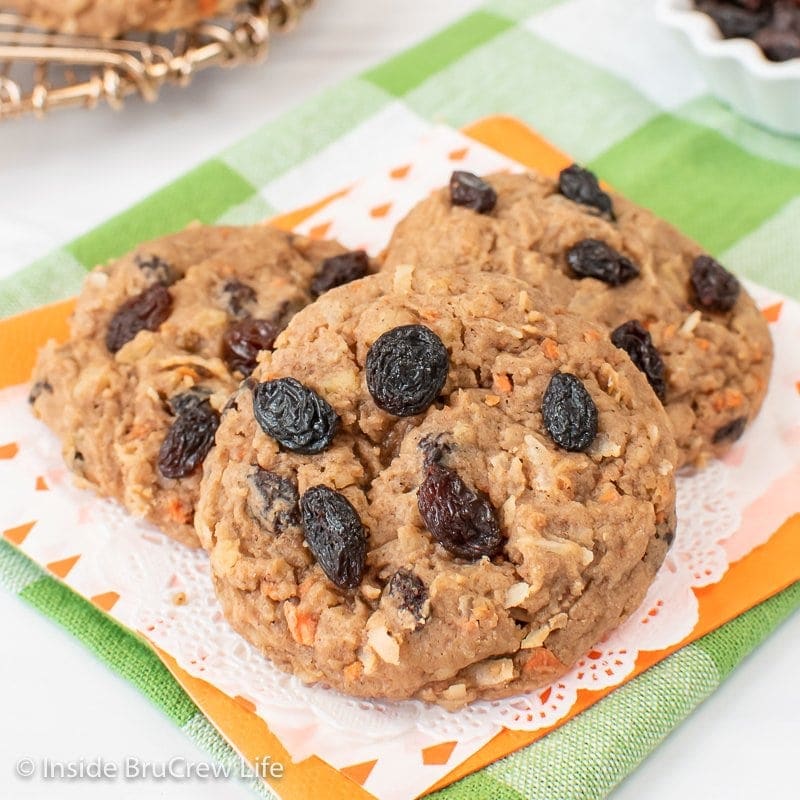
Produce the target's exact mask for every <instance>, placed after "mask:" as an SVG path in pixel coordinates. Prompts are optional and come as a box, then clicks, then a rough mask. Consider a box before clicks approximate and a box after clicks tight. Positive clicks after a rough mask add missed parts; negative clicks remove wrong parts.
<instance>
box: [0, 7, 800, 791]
mask: <svg viewBox="0 0 800 800" xmlns="http://www.w3.org/2000/svg"><path fill="white" fill-rule="evenodd" d="M477 4H478V3H477V2H476V0H447V2H431V0H402V2H401V1H400V0H370V1H369V2H364V0H336V2H334V1H333V0H321V2H320V3H319V6H318V8H316V9H315V11H314V12H313V14H310V15H309V16H308V18H307V19H306V20H305V21H304V23H303V26H302V29H301V30H300V31H298V33H297V35H295V36H293V37H291V38H287V39H285V40H283V41H278V42H277V43H276V44H275V46H274V48H273V51H272V54H271V58H270V62H269V63H268V64H267V65H262V66H259V67H254V68H244V69H241V70H238V71H237V72H236V73H235V74H234V73H231V72H217V73H213V74H211V73H208V74H205V75H203V76H201V77H200V78H199V79H197V80H196V82H195V83H194V84H193V85H192V86H191V87H190V88H189V89H187V90H183V91H177V90H173V91H170V92H169V95H170V96H169V98H168V102H163V103H159V104H156V105H150V106H148V105H143V104H140V103H135V102H134V103H131V104H130V106H129V107H128V108H127V109H126V110H125V111H124V112H122V113H114V112H111V111H110V110H108V109H100V110H98V111H96V112H94V113H93V114H88V113H80V112H74V113H73V112H66V113H62V114H56V115H53V116H52V117H51V118H50V119H48V120H47V121H45V122H37V121H35V120H32V119H29V120H20V121H15V122H11V123H4V124H3V125H2V126H0V187H2V191H0V272H2V273H6V274H7V271H8V269H9V266H10V265H20V264H24V263H26V262H28V261H30V260H31V259H33V258H35V257H37V256H40V255H43V254H45V253H46V252H48V251H49V250H50V249H51V248H53V247H55V246H57V245H59V244H61V243H62V242H64V241H68V240H69V239H71V238H73V237H74V236H76V235H78V234H80V233H82V232H83V231H85V230H87V229H89V228H91V227H92V226H94V225H95V224H97V223H99V222H101V221H102V220H104V219H106V218H107V217H109V216H110V215H112V214H114V213H116V212H118V211H121V210H122V209H124V208H126V207H127V206H129V205H130V204H131V203H133V202H134V201H136V200H138V199H140V198H141V197H142V196H144V195H145V194H147V193H149V192H151V191H152V190H154V189H156V188H157V187H159V186H161V185H162V184H164V183H166V182H168V181H170V180H172V179H173V178H174V177H176V176H178V175H180V174H181V173H183V172H184V171H186V170H187V169H189V168H190V167H192V166H194V165H195V164H197V163H198V162H200V161H202V160H203V159H205V158H207V157H209V156H210V155H212V154H214V153H216V152H217V151H218V150H220V149H221V148H222V147H224V146H226V145H228V144H229V143H232V142H234V141H236V140H237V139H238V138H239V137H241V136H242V135H244V134H246V133H248V132H249V131H251V130H253V129H254V128H256V127H257V126H258V125H260V124H262V123H264V122H266V121H268V120H270V119H272V118H273V117H275V116H276V115H278V114H280V113H282V112H283V111H285V110H287V109H288V108H290V107H292V106H293V105H295V104H296V103H298V102H301V101H302V100H304V99H305V98H307V97H309V96H311V95H312V94H314V93H315V92H317V91H319V90H320V89H321V88H323V87H324V86H328V85H331V84H334V83H336V82H337V81H339V80H341V79H342V78H345V77H347V76H349V75H352V74H354V73H356V72H358V71H360V70H362V69H364V68H365V67H367V66H369V65H372V64H374V63H377V62H380V61H381V60H383V59H384V58H386V57H387V56H389V55H390V54H392V53H394V52H396V51H398V50H400V49H402V48H404V47H406V46H408V45H409V44H411V43H413V42H415V41H416V40H418V39H420V38H422V37H423V36H425V35H427V34H428V33H430V32H432V31H434V30H435V29H437V28H439V27H441V26H442V25H444V24H446V23H447V22H448V21H449V20H450V19H452V18H455V17H457V16H459V15H461V14H463V13H465V12H466V11H468V10H469V9H470V8H472V7H474V6H476V5H477ZM254 96H255V97H258V98H259V101H258V102H253V97H254ZM0 502H2V489H1V488H0ZM798 664H800V615H795V616H794V617H793V618H792V619H791V620H789V621H788V622H787V623H786V624H784V625H783V627H782V628H780V629H779V630H778V631H777V632H775V633H774V634H773V635H772V636H771V637H770V638H769V640H768V641H767V642H766V643H765V644H764V645H763V646H762V647H761V648H760V649H759V650H758V651H757V652H756V653H755V654H753V655H752V656H751V657H750V658H748V659H747V660H746V662H745V663H743V664H742V665H741V666H740V667H739V668H738V669H737V670H736V671H735V673H734V674H733V676H732V677H731V678H729V679H728V681H727V682H726V683H725V684H724V685H723V686H722V688H721V689H720V690H719V691H717V692H716V693H715V694H714V695H713V697H712V698H711V699H709V700H708V701H707V702H706V703H704V704H703V705H702V706H701V707H700V708H699V709H698V710H697V711H696V712H695V713H694V714H693V715H692V716H691V717H690V718H689V719H688V720H687V721H686V722H684V724H683V725H681V726H680V727H679V728H678V729H677V730H675V731H674V732H673V733H672V734H671V735H670V736H669V738H668V739H667V740H666V741H665V742H664V743H663V745H662V746H661V747H660V748H659V749H658V750H657V751H656V752H655V753H654V754H653V755H652V756H651V757H650V758H648V759H647V761H646V762H645V763H644V764H643V765H642V766H641V767H640V768H639V769H638V770H637V771H636V772H635V773H634V774H633V775H631V776H630V777H629V778H628V779H627V780H626V781H625V782H624V783H623V784H622V785H621V786H620V787H619V788H618V789H617V790H616V791H615V792H614V794H613V797H614V799H615V800H641V798H647V800H668V799H669V800H673V798H676V797H683V798H687V800H694V798H702V800H716V798H725V800H736V799H737V798H747V799H748V800H750V799H751V798H754V797H758V798H768V797H781V798H790V797H800V788H798V780H800V763H799V762H798V749H799V748H800V691H798V686H797V681H798ZM0 685H2V686H3V687H4V691H3V711H4V714H3V723H2V726H0V797H8V798H17V797H42V798H45V797H46V798H62V797H64V798H67V797H75V798H78V797H80V798H87V800H89V799H90V798H95V797H96V798H101V797H114V798H128V797H130V798H134V797H135V798H137V799H139V798H141V800H150V799H151V798H184V797H185V798H187V799H188V798H190V797H191V798H195V799H196V800H202V799H203V798H212V797H213V798H218V797H226V798H227V797H230V798H244V797H251V795H250V793H249V792H248V791H247V790H245V789H243V788H242V787H241V786H239V785H237V784H236V783H233V782H226V783H219V782H202V781H192V782H175V781H173V782H157V781H148V782H135V783H128V784H125V783H119V782H117V783H114V784H107V783H106V784H104V783H96V782H86V781H81V782H77V783H69V782H59V783H53V782H48V783H43V782H41V781H39V780H32V781H23V780H21V779H19V778H18V777H16V775H15V772H14V765H15V763H16V761H17V760H18V759H20V758H23V757H33V758H35V759H37V760H38V759H41V758H45V757H49V758H51V759H70V758H81V757H84V758H87V759H91V758H99V757H100V758H104V759H106V760H108V761H117V762H119V761H121V760H123V759H124V758H126V757H128V756H134V757H140V758H142V759H148V760H156V761H159V760H166V759H169V758H171V757H173V756H177V757H181V756H182V757H184V758H186V759H188V760H195V761H202V760H206V758H207V757H206V756H205V754H204V753H202V752H201V751H200V750H198V749H197V748H196V747H195V746H194V745H193V744H192V743H191V742H190V741H189V740H188V739H187V738H186V737H185V735H184V734H183V733H182V732H181V731H180V730H179V729H178V728H176V727H175V725H174V724H173V723H172V722H171V721H170V720H169V719H167V718H166V717H165V716H163V715H162V714H161V713H160V712H159V711H157V710H156V709H155V708H154V707H153V706H151V705H150V704H149V703H148V702H147V701H146V700H144V699H143V698H142V696H141V695H140V694H139V693H138V692H137V691H136V689H134V688H133V687H132V686H130V685H129V684H127V683H126V682H125V681H124V680H122V679H120V678H118V677H117V676H116V675H115V674H113V673H112V672H111V671H109V670H108V669H107V668H106V667H105V666H103V665H102V664H101V663H100V662H98V661H97V660H96V659H95V658H94V656H92V655H91V654H90V653H89V652H88V651H87V650H86V649H85V648H84V647H83V646H82V645H81V644H80V643H79V642H78V641H77V640H76V639H74V638H72V637H71V636H70V635H69V634H67V633H65V632H63V631H62V630H61V629H60V628H58V627H57V626H56V625H54V624H53V623H51V622H49V621H48V620H47V619H45V618H44V617H42V616H40V615H39V614H38V613H36V612H34V611H33V610H31V609H30V608H28V607H27V606H25V605H24V604H23V603H22V602H21V601H20V600H18V599H17V598H16V597H13V596H11V595H9V594H7V593H5V592H2V591H0ZM487 800H488V799H487ZM547 800H556V799H555V798H552V799H551V798H547ZM568 800H571V799H568Z"/></svg>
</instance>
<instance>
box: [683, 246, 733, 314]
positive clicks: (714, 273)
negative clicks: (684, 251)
mask: <svg viewBox="0 0 800 800" xmlns="http://www.w3.org/2000/svg"><path fill="white" fill-rule="evenodd" d="M691 283H692V289H693V291H694V298H695V303H696V305H697V306H698V307H699V308H702V309H706V310H708V311H730V310H731V309H732V308H733V307H734V305H736V300H737V299H738V297H739V290H740V288H741V287H740V285H739V281H738V280H737V279H736V277H735V276H734V275H731V273H730V272H728V270H726V269H725V267H723V266H722V264H720V263H719V262H718V261H716V260H715V259H713V258H711V256H697V258H696V259H695V260H694V263H693V264H692V277H691Z"/></svg>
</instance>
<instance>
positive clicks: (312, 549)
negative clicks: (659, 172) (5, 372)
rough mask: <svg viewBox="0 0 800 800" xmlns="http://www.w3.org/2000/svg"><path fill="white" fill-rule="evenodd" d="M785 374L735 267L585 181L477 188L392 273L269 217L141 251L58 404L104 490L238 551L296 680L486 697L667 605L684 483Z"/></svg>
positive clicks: (121, 269)
mask: <svg viewBox="0 0 800 800" xmlns="http://www.w3.org/2000/svg"><path fill="white" fill-rule="evenodd" d="M771 359H772V347H771V341H770V337H769V333H768V331H767V328H766V324H765V322H764V320H763V318H762V316H761V314H760V313H759V311H758V310H757V308H756V307H755V305H754V303H753V301H752V300H751V298H750V297H749V296H748V295H747V293H746V292H745V290H744V289H743V288H742V287H741V286H740V284H739V282H738V281H737V279H736V278H735V277H734V276H733V275H731V274H730V273H729V272H727V271H726V270H725V269H724V268H723V267H722V266H721V265H720V264H719V263H718V262H717V261H715V260H714V259H713V258H711V257H710V256H708V255H707V254H705V253H703V252H702V250H701V249H700V248H699V247H698V246H697V245H696V244H694V243H693V242H691V241H689V240H688V239H686V238H685V237H684V236H682V235H681V234H680V233H678V232H677V231H676V230H674V229H673V228H671V227H670V226H669V225H667V224H666V223H664V222H663V221H661V220H659V219H657V218H656V217H654V216H653V215H652V214H650V213H649V212H647V211H645V210H644V209H641V208H638V207H637V206H635V205H633V204H632V203H630V202H628V201H626V200H625V199H624V198H622V197H619V196H617V195H614V194H611V193H607V192H605V191H603V189H602V188H601V187H600V185H599V184H598V182H597V179H596V178H595V176H594V175H593V174H592V173H590V172H588V171H587V170H585V169H582V168H581V167H579V166H577V165H573V166H571V167H569V168H568V169H565V170H564V171H563V172H562V173H561V174H560V176H559V178H558V179H557V180H551V179H548V178H545V177H542V176H540V175H535V174H525V175H507V174H503V175H492V176H488V177H486V178H480V177H478V176H476V175H472V174H470V173H467V172H457V173H454V174H453V177H452V179H451V182H450V186H449V187H447V188H444V189H442V190H441V191H439V192H437V193H435V194H434V195H432V196H431V197H429V198H427V199H425V200H423V201H422V202H421V203H420V204H419V205H418V206H417V207H416V208H414V209H413V210H412V211H411V213H410V214H409V215H408V216H407V217H406V219H405V220H404V221H403V222H401V223H400V225H398V227H397V229H396V231H395V233H394V236H393V238H392V241H391V243H390V245H389V248H388V251H387V253H386V256H385V259H384V261H383V263H381V264H378V263H375V262H373V261H371V260H370V259H369V258H368V257H367V256H366V254H365V253H363V252H362V251H347V250H346V249H345V248H343V247H341V246H340V245H338V244H337V243H335V242H324V241H311V240H308V239H305V238H303V237H300V236H295V235H292V234H287V233H283V232H281V231H278V230H275V229H273V228H270V227H268V226H256V227H250V228H231V227H227V228H214V227H203V226H195V227H190V228H188V229H186V230H185V231H183V232H181V233H178V234H175V235H173V236H170V237H166V238H164V239H161V240H158V241H156V242H151V243H148V244H144V245H141V246H140V247H139V248H138V249H137V250H136V251H135V252H134V253H132V254H130V255H129V256H126V257H124V258H122V259H119V260H118V261H116V262H113V263H111V264H109V265H106V266H103V267H99V268H97V269H96V270H95V271H93V272H92V273H90V275H89V276H88V278H87V281H86V285H85V288H84V291H83V293H82V295H81V297H80V298H79V300H78V304H77V308H76V310H75V313H74V316H73V318H72V322H71V337H70V339H69V341H68V342H66V343H65V344H61V345H56V344H50V345H48V346H47V347H46V348H45V349H44V350H43V351H42V353H41V355H40V358H39V363H38V365H37V367H36V371H35V375H34V384H33V390H32V393H31V402H32V404H33V408H34V412H35V413H36V414H37V415H38V416H40V417H41V418H42V419H43V420H44V421H45V422H46V423H47V424H48V425H50V427H51V428H53V430H55V431H56V432H57V433H58V435H59V436H60V438H61V440H62V442H63V449H64V455H65V458H66V460H67V463H68V464H69V465H70V467H71V468H72V469H73V470H74V472H75V473H76V474H77V475H78V476H79V477H80V479H81V481H82V482H83V483H85V484H86V485H88V486H91V487H93V488H94V489H96V490H97V491H98V492H100V493H101V494H103V495H106V496H109V497H112V498H115V499H116V500H118V501H119V502H121V503H122V504H123V505H124V506H125V507H126V508H127V509H129V510H130V511H131V512H132V513H134V514H136V515H139V516H144V517H146V518H147V519H149V520H150V521H152V522H153V523H154V524H155V525H157V526H159V527H160V528H161V529H162V530H163V531H165V533H167V534H169V535H170V536H172V537H174V538H175V539H177V540H179V541H181V542H182V543H184V544H187V545H193V546H197V545H198V544H199V545H201V546H202V547H204V548H205V549H206V550H207V551H208V553H209V556H210V562H211V570H212V574H213V580H214V583H215V588H216V591H217V595H218V597H219V600H220V603H221V605H222V608H223V610H224V613H225V615H226V617H227V619H228V620H229V622H230V623H231V625H232V626H233V627H234V628H235V629H236V630H237V631H238V632H239V633H241V635H242V636H244V637H245V638H246V639H248V640H249V641H250V642H252V643H253V644H254V645H256V646H257V647H258V648H259V649H260V650H261V651H262V652H264V653H265V655H267V656H268V657H269V658H270V659H271V660H272V661H273V662H274V663H275V664H277V665H278V666H279V667H281V668H282V669H285V670H288V671H290V672H292V673H294V674H296V675H298V676H299V677H300V678H301V679H302V680H304V681H307V682H321V683H324V684H326V685H329V686H332V687H334V688H336V689H339V690H341V691H343V692H346V693H348V694H352V695H357V696H367V697H382V698H395V699H402V698H410V697H415V698H420V699H423V700H427V701H430V702H436V703H440V704H442V705H445V706H447V707H458V706H460V705H463V704H464V703H467V702H469V701H471V700H474V699H476V698H496V697H503V696H508V695H512V694H518V693H521V692H524V691H528V690H531V689H534V688H536V687H539V686H541V685H543V684H546V683H549V682H550V681H552V680H553V679H555V678H556V677H558V676H559V675H561V674H563V673H564V672H566V671H567V670H568V669H569V668H570V666H571V665H572V664H573V663H574V662H575V661H576V660H577V659H579V658H580V657H581V656H582V655H583V654H584V653H585V652H586V651H587V650H588V649H589V648H590V647H591V646H592V645H593V644H595V643H596V642H597V641H599V640H600V639H602V637H603V636H604V635H605V634H607V633H608V632H609V631H610V630H611V629H613V628H614V627H615V626H617V625H618V624H619V623H620V622H621V621H622V620H624V619H626V618H627V617H628V616H629V615H630V614H631V613H632V612H633V611H634V610H635V609H636V607H637V606H638V605H639V604H640V602H641V601H642V599H643V597H644V595H645V592H646V591H647V588H648V587H649V585H650V584H651V583H652V581H653V578H654V576H655V574H656V572H657V570H658V568H659V566H660V565H661V562H662V561H663V559H664V557H665V555H666V553H667V550H668V548H669V546H670V543H671V542H672V539H673V537H674V534H675V526H676V519H675V473H676V470H678V469H680V468H684V469H700V468H702V467H703V466H704V465H705V464H706V463H708V461H709V460H710V459H712V458H714V457H719V456H721V455H722V454H723V453H724V452H725V451H726V450H727V449H728V448H729V447H730V446H731V444H732V442H734V441H735V440H736V439H737V438H738V437H739V436H741V434H742V433H743V432H744V430H745V428H746V426H747V424H748V423H749V422H750V421H751V420H752V419H753V418H754V416H755V415H756V414H757V412H758V409H759V406H760V404H761V401H762V399H763V397H764V394H765V392H766V388H767V383H768V379H769V372H770V366H771Z"/></svg>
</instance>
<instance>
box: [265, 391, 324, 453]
mask: <svg viewBox="0 0 800 800" xmlns="http://www.w3.org/2000/svg"><path fill="white" fill-rule="evenodd" d="M253 414H254V416H255V418H256V421H257V422H258V424H259V425H260V426H261V428H262V430H263V431H264V432H265V433H267V434H269V435H270V436H271V437H272V438H273V439H275V440H276V441H277V442H278V443H279V444H280V445H282V446H283V447H285V448H286V449H287V450H291V451H292V452H294V453H303V454H305V455H313V454H314V453H320V452H322V451H323V450H325V448H327V447H328V446H329V445H330V443H331V442H332V441H333V437H334V435H335V434H336V430H337V428H338V427H339V416H338V414H337V413H336V412H335V411H334V410H333V409H332V408H331V406H330V404H329V403H328V401H327V400H325V398H323V397H320V396H319V395H318V394H317V393H316V392H315V391H314V390H313V389H309V388H308V386H304V385H303V384H302V383H300V381H298V380H295V379H294V378H278V379H277V380H273V381H267V382H266V383H259V384H258V385H257V386H256V388H255V389H254V390H253Z"/></svg>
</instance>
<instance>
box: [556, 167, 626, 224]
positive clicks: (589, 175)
mask: <svg viewBox="0 0 800 800" xmlns="http://www.w3.org/2000/svg"><path fill="white" fill-rule="evenodd" d="M558 191H559V192H561V194H563V195H564V197H566V198H567V199H568V200H572V201H573V202H574V203H580V204H581V205H583V206H588V207H590V208H594V209H596V210H597V211H599V212H600V213H601V214H605V215H606V216H607V217H609V219H612V220H613V219H616V217H615V216H614V205H613V203H612V202H611V198H610V197H609V195H607V194H606V193H605V192H604V191H603V190H602V189H601V188H600V184H599V183H598V181H597V176H596V175H595V174H594V173H593V172H590V171H589V170H588V169H584V168H583V167H581V166H579V165H578V164H573V165H572V166H569V167H567V168H566V169H562V170H561V173H560V174H559V176H558Z"/></svg>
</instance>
